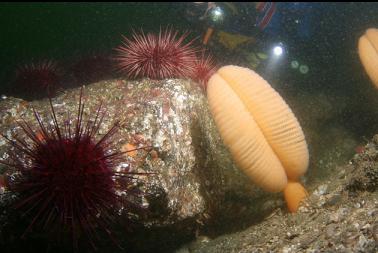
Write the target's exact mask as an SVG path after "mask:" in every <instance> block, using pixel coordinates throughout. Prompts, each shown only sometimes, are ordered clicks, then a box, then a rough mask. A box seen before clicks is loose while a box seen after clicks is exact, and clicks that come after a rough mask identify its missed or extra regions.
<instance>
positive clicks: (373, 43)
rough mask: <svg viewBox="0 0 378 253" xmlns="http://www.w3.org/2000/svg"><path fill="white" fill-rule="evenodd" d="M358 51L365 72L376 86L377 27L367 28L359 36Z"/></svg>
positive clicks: (377, 73)
mask: <svg viewBox="0 0 378 253" xmlns="http://www.w3.org/2000/svg"><path fill="white" fill-rule="evenodd" d="M358 53H359V56H360V59H361V62H362V65H363V66H364V68H365V70H366V72H367V74H368V75H369V77H370V79H371V80H372V81H373V83H374V85H375V86H376V87H377V88H378V29H375V28H370V29H367V30H366V32H365V34H364V35H362V36H361V37H360V39H359V41H358Z"/></svg>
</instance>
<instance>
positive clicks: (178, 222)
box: [0, 79, 282, 251]
mask: <svg viewBox="0 0 378 253" xmlns="http://www.w3.org/2000/svg"><path fill="white" fill-rule="evenodd" d="M79 94H80V88H76V89H71V90H66V91H64V92H62V93H61V94H59V95H58V96H57V97H55V98H53V99H52V104H53V107H54V110H55V112H56V115H57V120H58V122H64V121H65V120H66V121H67V113H70V115H71V117H73V116H74V115H77V110H78V101H79ZM83 94H84V95H83V102H84V103H85V110H84V120H85V119H92V118H91V117H94V114H95V112H96V110H97V108H98V106H99V104H100V103H101V102H102V107H103V110H106V116H105V118H104V121H103V124H102V125H101V127H100V129H99V135H98V136H97V137H98V138H100V137H101V136H102V135H103V134H104V133H106V132H107V130H108V129H109V128H110V127H111V126H112V125H113V124H114V123H115V122H116V121H119V122H121V123H120V129H119V131H118V132H117V134H116V135H115V136H114V141H115V144H116V146H115V147H116V148H117V150H121V151H125V150H126V149H128V148H130V147H135V148H139V147H151V148H147V149H145V150H143V149H142V150H138V151H135V152H132V153H128V154H125V162H124V163H123V164H122V166H130V167H131V170H132V171H135V172H138V173H147V175H141V176H138V177H139V178H138V179H139V180H135V187H138V188H139V189H140V190H142V191H143V192H144V195H143V196H141V197H133V201H134V202H136V203H137V204H138V205H139V206H141V207H143V208H142V209H141V210H128V209H127V208H126V207H125V208H121V209H120V210H119V214H120V217H119V219H120V220H124V218H131V219H132V221H133V223H134V225H135V224H136V225H135V228H134V229H131V230H133V232H132V234H131V235H127V236H125V237H127V240H128V242H129V243H128V244H132V245H133V244H135V245H137V246H135V250H136V251H137V250H142V251H143V250H145V251H148V250H152V251H153V250H154V249H155V248H156V247H157V245H158V246H159V245H160V244H161V247H162V248H161V250H163V249H164V247H165V246H166V245H165V244H167V245H168V246H167V247H168V248H170V247H174V246H171V245H177V242H178V240H177V239H176V237H180V238H189V239H190V238H191V239H192V238H193V237H194V235H195V233H198V231H199V230H200V228H201V227H202V226H203V224H212V225H214V226H210V227H213V228H212V229H213V230H217V226H229V224H228V220H229V221H230V222H231V221H232V220H233V217H237V216H238V215H243V216H244V217H246V219H243V220H247V221H248V222H249V223H250V222H251V221H252V220H254V219H256V218H258V217H259V215H261V213H264V212H269V211H271V210H273V208H275V207H277V206H278V205H281V204H282V201H281V200H280V196H279V195H278V194H275V195H274V194H267V193H264V192H262V191H261V190H259V189H258V188H257V187H255V186H254V185H253V184H252V183H251V182H250V181H249V180H248V179H247V178H246V177H245V176H244V175H243V174H242V173H241V172H239V170H238V169H237V168H236V167H235V165H234V164H233V162H232V160H231V158H230V155H229V153H228V151H227V149H226V148H225V147H224V146H223V144H222V141H221V139H220V136H219V134H218V132H217V130H216V128H215V124H214V122H213V120H212V118H211V115H210V112H209V109H208V104H207V100H206V96H204V94H203V92H202V90H201V89H200V88H199V87H198V86H197V85H196V84H195V83H192V82H190V81H188V80H178V79H167V80H162V81H154V80H148V79H145V80H139V81H126V80H109V81H102V82H99V83H95V84H91V85H88V86H86V87H85V88H84V90H83ZM32 107H33V108H35V110H36V111H37V112H39V113H40V115H41V119H42V121H43V122H44V123H46V124H51V123H52V122H51V118H50V117H49V114H50V111H51V110H50V105H49V101H48V99H44V100H37V101H33V102H26V101H23V100H21V99H17V98H11V97H9V98H3V99H2V101H1V102H0V109H1V110H0V132H1V133H3V134H4V135H6V136H8V137H12V136H14V135H15V134H17V135H19V137H20V138H25V136H23V134H24V133H23V132H22V131H21V129H20V127H19V126H17V125H16V120H18V119H20V117H22V118H23V119H24V120H25V121H26V122H30V123H31V124H32V126H33V127H35V129H38V127H37V122H36V120H35V119H34V115H33V111H32V109H31V108H32ZM8 149H9V144H8V143H6V142H5V141H4V139H0V158H2V159H6V158H7V150H8ZM0 173H6V175H8V176H9V175H11V174H12V173H14V171H13V170H12V169H7V168H6V167H5V166H3V165H0ZM2 191H3V194H2V199H4V201H3V204H4V203H7V202H9V201H10V202H12V201H13V200H14V199H16V197H15V196H14V195H13V193H12V192H10V191H9V190H7V189H6V188H4V187H3V188H2ZM120 194H122V195H123V196H124V197H125V198H128V197H129V196H128V194H127V189H125V190H124V191H123V192H120ZM235 198H236V199H239V201H237V202H236V203H235V201H234V200H235ZM5 199H6V200H7V201H5ZM245 203H247V204H245ZM0 206H1V203H0ZM6 211H7V210H6ZM2 217H3V219H5V221H4V222H3V224H5V223H6V218H5V217H6V216H2ZM220 221H221V222H220ZM121 224H122V222H121ZM125 226H126V225H125ZM127 226H129V225H127ZM0 227H1V226H0ZM0 230H1V229H0ZM167 237H168V240H172V242H170V243H167V242H166V240H167ZM138 238H142V239H138ZM182 240H183V239H182ZM130 247H131V248H132V246H127V247H126V248H129V249H130ZM167 250H168V249H167Z"/></svg>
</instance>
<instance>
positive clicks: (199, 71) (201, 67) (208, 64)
mask: <svg viewBox="0 0 378 253" xmlns="http://www.w3.org/2000/svg"><path fill="white" fill-rule="evenodd" d="M216 71H217V67H216V66H215V65H214V61H213V58H212V56H211V55H207V56H205V54H204V53H203V54H202V55H201V57H200V58H199V59H198V60H197V61H196V63H195V65H194V70H193V72H192V75H191V76H190V77H191V79H193V80H194V81H196V82H198V83H199V84H200V85H201V87H202V89H203V90H205V91H206V87H207V82H208V81H209V79H210V77H211V76H212V75H213V74H214V73H215V72H216Z"/></svg>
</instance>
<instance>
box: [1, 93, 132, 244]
mask: <svg viewBox="0 0 378 253" xmlns="http://www.w3.org/2000/svg"><path fill="white" fill-rule="evenodd" d="M50 106H51V118H52V124H50V125H46V124H44V123H43V121H42V118H41V116H40V115H39V114H38V113H37V112H36V111H35V110H34V109H33V111H34V116H35V119H36V121H37V123H38V126H39V129H38V131H35V130H33V127H32V125H31V124H30V123H27V122H26V121H25V120H21V121H20V122H18V125H19V126H20V127H21V129H22V131H23V133H24V134H25V135H26V136H27V138H26V139H25V140H24V139H22V138H20V137H19V136H18V137H17V136H16V137H13V139H14V141H13V140H11V139H10V138H8V137H6V136H4V135H3V137H4V138H6V139H7V140H8V142H9V143H10V144H11V146H13V151H10V152H9V160H7V161H0V162H1V163H4V164H7V165H9V166H10V167H13V168H15V169H16V173H14V174H13V177H12V178H13V179H12V180H10V181H9V182H10V190H11V191H14V192H17V193H18V194H19V201H18V202H17V203H16V208H17V210H22V212H23V214H24V215H26V216H27V217H29V219H30V221H29V226H28V228H27V229H26V231H25V233H24V235H26V234H27V233H28V232H30V231H31V230H32V229H37V230H41V231H45V232H48V234H49V235H51V234H55V235H58V237H59V238H61V237H62V236H70V237H72V239H73V243H74V246H75V248H76V247H77V243H78V239H79V237H82V236H83V235H84V236H87V237H88V239H89V242H90V244H91V245H92V246H94V238H97V239H98V233H97V230H98V229H101V230H102V231H105V232H106V233H107V234H109V235H110V237H111V238H112V239H113V236H112V235H111V232H110V226H109V225H110V223H111V221H112V220H113V218H112V214H114V213H115V212H116V211H117V210H118V209H117V207H119V204H120V201H121V198H120V196H118V195H117V193H116V185H117V184H116V179H117V177H118V178H120V177H122V180H123V181H122V182H123V186H125V181H124V180H125V179H126V180H128V179H130V178H132V174H133V173H131V172H129V171H128V169H126V170H123V172H122V173H121V172H119V170H116V166H117V165H119V162H120V161H121V157H122V154H123V153H122V152H117V151H113V147H112V141H111V138H112V136H113V135H114V133H115V132H116V131H117V128H118V124H117V123H116V124H114V125H113V126H112V127H111V128H110V130H109V131H108V132H107V133H106V134H105V135H104V136H103V137H102V138H101V139H100V140H96V138H95V135H96V134H97V133H98V131H99V129H100V126H101V124H102V122H103V118H104V116H105V112H101V105H100V106H99V108H98V109H97V112H96V114H95V117H94V120H93V121H90V120H88V121H86V122H84V120H83V114H84V103H82V92H81V93H80V102H79V109H78V114H77V118H76V119H75V120H73V121H74V122H75V123H74V124H73V126H72V123H71V119H70V117H69V116H68V118H67V119H66V120H65V123H64V124H63V125H60V124H59V123H58V120H57V117H56V113H55V111H54V107H53V105H52V102H51V99H50ZM131 151H133V150H131ZM128 182H129V183H130V184H131V181H130V180H129V181H128Z"/></svg>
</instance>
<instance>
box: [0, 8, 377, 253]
mask: <svg viewBox="0 0 378 253" xmlns="http://www.w3.org/2000/svg"><path fill="white" fill-rule="evenodd" d="M323 5H324V6H323V7H322V9H321V10H320V11H318V13H317V15H315V16H314V17H313V20H312V24H311V25H312V27H311V28H312V29H314V31H313V34H312V38H311V39H310V40H307V41H305V42H303V41H301V42H298V40H297V39H294V38H295V36H297V35H294V34H293V33H292V32H293V31H292V30H290V29H289V30H288V32H287V33H286V34H284V35H283V36H282V38H285V39H286V40H287V41H286V42H288V43H291V44H290V50H289V51H288V55H287V58H286V59H285V60H284V61H283V62H282V63H281V64H280V65H279V66H278V67H279V68H276V69H273V68H272V69H269V70H268V69H264V68H261V69H259V71H258V73H260V74H261V75H262V76H263V77H264V78H265V79H267V80H268V81H269V82H270V83H271V84H272V86H273V87H274V88H275V89H276V90H277V91H278V92H279V93H280V94H281V95H282V96H283V97H284V98H285V100H286V101H287V103H288V104H289V105H290V106H291V108H292V109H293V111H294V113H295V114H296V116H297V117H298V119H299V121H300V122H301V124H302V126H303V127H304V128H305V133H306V134H308V136H310V137H309V140H310V156H311V159H312V160H311V168H310V170H309V173H308V175H309V177H310V178H311V179H319V178H324V177H326V176H327V173H328V171H327V167H322V166H323V165H322V164H324V163H326V162H327V161H328V160H327V159H330V160H332V159H333V160H332V162H334V163H335V164H336V163H339V164H340V163H342V164H343V163H346V162H347V161H348V159H350V158H351V156H352V155H353V154H354V152H355V151H354V148H355V147H356V146H357V145H358V144H364V143H365V140H366V139H370V138H371V137H372V135H373V134H375V133H377V130H378V128H377V127H378V109H377V108H378V91H377V90H376V89H375V88H374V87H373V85H372V83H371V81H370V80H369V78H368V76H367V75H366V73H365V70H364V69H363V67H362V65H361V62H360V60H359V57H358V52H357V42H358V38H359V37H360V36H361V35H362V34H363V33H364V32H365V30H366V29H367V28H370V27H378V15H377V13H378V4H376V3H361V4H360V3H343V4H335V3H327V4H323ZM183 7H184V6H183V4H180V3H3V4H0V32H1V33H0V94H7V92H8V90H9V89H10V88H11V86H12V82H11V81H12V77H13V75H14V71H15V68H16V67H17V66H19V65H22V64H25V63H29V62H32V61H33V60H38V59H54V60H56V61H58V62H60V63H61V64H62V66H69V64H70V62H73V61H75V60H76V59H78V58H79V57H80V56H82V55H85V54H87V53H90V52H104V53H106V54H110V55H114V50H113V49H114V48H115V47H117V46H119V45H120V43H121V39H122V37H121V35H122V34H123V35H126V36H129V35H130V34H131V31H132V29H135V30H137V31H138V30H139V29H141V28H142V29H143V30H144V31H153V32H158V31H159V29H160V28H165V27H167V26H172V27H173V28H175V29H177V30H179V31H180V32H183V31H186V30H189V31H190V32H191V35H190V36H191V37H198V38H201V37H202V36H203V34H204V32H205V31H206V29H207V26H206V25H204V24H201V23H198V24H192V23H190V22H189V21H188V20H186V19H185V18H184V17H183V15H182V8H183ZM307 11H308V10H307ZM311 11H312V10H310V12H311ZM273 39H274V38H273ZM280 39H281V38H280ZM197 44H198V45H200V42H199V41H198V43H197ZM214 44H215V45H214V47H213V46H211V45H212V44H211V45H210V46H208V47H207V50H208V51H209V52H210V53H211V54H213V55H214V57H215V60H216V62H217V63H218V64H219V65H223V64H224V65H225V64H239V63H240V64H242V65H243V64H247V62H246V61H245V59H246V57H245V56H243V55H242V53H245V51H243V52H241V51H228V52H225V51H224V49H223V48H221V47H219V45H218V46H217V45H216V43H214ZM268 45H269V44H268V42H267V44H266V45H263V47H264V46H266V47H268ZM246 50H249V49H246ZM251 50H252V49H251ZM243 57H244V58H243ZM292 60H298V61H299V62H300V63H303V64H304V63H305V64H307V65H308V67H309V72H308V73H306V74H301V73H300V72H299V71H297V70H294V69H292V68H291V67H290V63H291V61H292ZM322 103H323V104H322ZM324 104H326V105H324ZM317 106H318V107H319V108H321V109H320V110H325V111H327V110H329V111H332V113H333V114H332V117H329V118H327V119H324V117H323V118H320V119H318V120H319V121H321V122H322V124H321V125H320V124H319V125H317V124H316V122H310V121H309V112H308V110H309V109H311V107H317ZM323 114H324V115H325V117H326V116H327V115H326V114H327V113H324V112H319V115H323ZM319 117H321V116H319ZM315 121H316V117H315ZM312 131H314V132H316V134H317V135H316V136H317V138H315V137H314V136H315V135H314V136H312V134H313V132H312ZM333 152H338V153H339V156H338V158H337V159H336V160H335V156H334V153H333ZM330 157H331V158H330ZM321 159H322V160H323V161H324V162H322V164H319V160H321ZM156 230H157V231H156V234H158V233H160V230H159V229H156ZM164 232H165V233H167V237H168V236H169V232H170V231H164ZM139 233H140V234H143V230H142V231H139ZM141 237H142V236H141ZM183 237H185V236H183ZM192 237H194V236H192ZM181 239H182V238H180V239H178V240H177V242H176V241H175V240H172V241H169V243H170V245H169V246H168V247H167V248H169V250H172V249H174V248H177V247H178V246H179V245H181V243H182V241H187V240H188V238H183V239H182V241H180V240H181ZM138 243H140V242H138ZM159 243H161V242H159ZM159 243H157V245H160V244H159ZM42 244H43V242H42ZM138 246H140V245H137V246H135V247H136V248H138ZM141 248H143V247H141ZM145 248H149V249H150V250H151V251H153V249H154V246H153V245H151V246H150V247H147V246H146V247H145ZM156 252H157V251H156ZM168 252H169V251H168Z"/></svg>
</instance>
